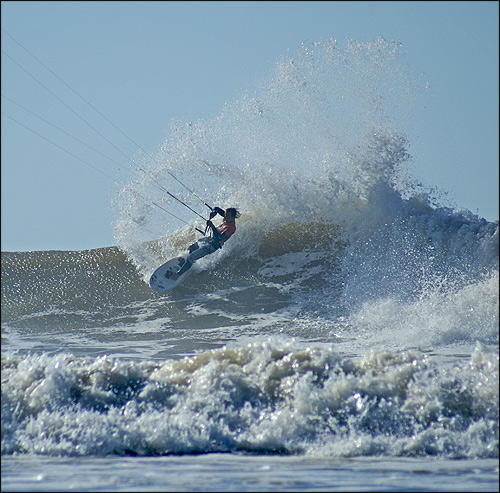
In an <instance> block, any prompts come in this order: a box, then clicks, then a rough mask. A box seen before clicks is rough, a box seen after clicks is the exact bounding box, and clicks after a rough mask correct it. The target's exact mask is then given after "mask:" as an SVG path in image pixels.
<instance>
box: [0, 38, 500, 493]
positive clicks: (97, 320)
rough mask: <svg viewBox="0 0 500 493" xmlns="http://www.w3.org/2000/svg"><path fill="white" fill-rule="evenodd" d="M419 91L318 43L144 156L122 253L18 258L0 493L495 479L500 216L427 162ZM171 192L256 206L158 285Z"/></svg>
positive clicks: (351, 486)
mask: <svg viewBox="0 0 500 493" xmlns="http://www.w3.org/2000/svg"><path fill="white" fill-rule="evenodd" d="M420 85H421V81H420V80H419V79H418V77H417V78H416V77H414V76H413V75H412V74H411V71H410V70H409V69H408V67H406V66H405V65H404V56H403V54H402V48H401V46H400V45H399V44H395V43H389V42H387V41H385V40H383V39H378V40H375V41H373V42H371V43H364V44H363V43H356V42H353V41H350V42H347V43H346V44H345V46H339V45H338V44H337V43H335V42H334V41H324V42H320V43H313V44H308V45H304V46H303V47H302V49H301V50H300V52H299V53H298V54H297V55H296V56H294V57H293V58H290V59H283V60H281V61H279V62H278V63H277V66H276V71H275V73H274V74H272V76H270V77H269V79H268V80H265V81H262V83H261V87H260V88H259V89H258V91H257V92H256V94H255V95H254V96H249V95H244V96H243V97H242V98H241V99H239V100H237V101H234V102H228V103H227V104H226V106H225V107H224V108H223V109H222V110H221V114H220V115H219V116H218V117H217V118H215V119H213V120H211V121H206V122H205V121H199V122H196V123H183V122H180V123H175V124H173V125H172V128H171V133H170V135H169V136H168V138H167V139H166V141H165V143H164V144H163V145H162V147H161V149H160V150H159V152H158V153H157V155H156V156H154V159H151V158H150V157H148V156H143V155H138V156H136V157H135V158H134V159H135V160H136V162H137V163H138V169H137V171H136V174H135V176H134V178H133V179H132V180H130V181H129V182H128V183H126V184H124V186H123V187H122V188H120V189H119V190H117V194H116V197H115V199H114V200H113V204H112V207H113V208H114V210H115V217H116V219H115V222H114V224H113V227H114V228H115V233H116V242H117V246H110V247H106V248H100V249H95V250H86V251H74V252H73V251H35V252H2V286H1V289H2V401H1V406H2V428H1V429H2V434H1V444H2V490H3V491H26V490H31V491H67V490H87V491H155V490H156V491H160V490H162V491H278V490H279V491H325V490H328V491H349V490H351V491H390V490H392V491H497V490H498V470H499V469H498V458H499V421H498V417H499V414H498V409H499V405H498V404H499V401H498V389H499V351H498V344H499V337H498V335H499V330H498V329H499V305H498V294H499V293H498V285H499V282H498V281H499V278H498V247H499V244H498V236H499V233H498V221H496V222H488V221H486V220H485V219H483V218H480V217H478V216H477V215H474V214H473V213H471V212H470V211H464V210H455V209H454V208H451V207H449V206H445V205H443V204H442V203H441V202H440V198H439V196H436V194H433V193H431V191H429V190H426V188H425V186H424V185H422V184H420V183H419V181H418V177H414V176H413V175H412V169H411V166H412V159H413V158H412V157H411V156H410V154H409V151H408V148H409V137H408V136H407V135H405V133H404V132H405V131H406V129H407V128H409V127H408V121H410V120H411V118H412V115H413V111H414V108H415V106H416V107H418V101H419V97H420V92H421V88H420ZM174 177H175V179H174ZM165 189H167V190H169V191H171V192H172V193H174V194H175V195H176V196H178V197H180V198H181V199H182V200H183V201H185V202H186V203H187V204H189V205H190V207H192V208H194V209H195V210H197V211H198V212H199V213H200V214H202V215H206V214H207V212H208V209H206V207H205V206H204V205H203V202H204V201H208V203H210V204H212V205H219V206H221V207H228V206H236V207H238V208H239V209H240V210H241V212H242V216H241V218H240V219H239V220H238V223H237V224H238V229H237V232H236V234H235V235H234V236H233V237H232V238H231V240H230V241H229V242H228V243H227V244H226V245H225V246H224V248H223V249H222V250H220V251H218V252H216V253H215V254H213V255H211V256H209V257H206V258H204V259H202V260H200V261H199V262H198V263H197V264H195V265H194V267H193V272H192V274H191V275H190V276H189V277H187V278H186V280H185V281H184V282H183V283H182V284H181V285H180V286H178V287H177V288H176V289H175V290H173V291H171V292H170V293H167V294H165V295H160V294H157V293H154V292H152V291H151V289H150V288H149V287H148V284H147V280H148V279H149V276H150V275H151V274H152V272H153V271H154V270H155V268H156V267H158V266H159V265H160V264H161V263H163V262H165V261H166V260H167V259H169V258H171V257H173V256H175V255H177V254H178V253H179V252H181V251H183V250H185V249H186V248H187V246H188V245H189V244H190V242H191V241H192V240H194V239H196V238H197V237H198V236H199V235H198V233H197V232H196V231H195V230H194V227H200V226H201V225H202V224H201V220H200V219H199V218H197V217H196V216H194V214H192V213H191V212H190V211H189V210H188V209H186V208H184V207H183V206H182V205H181V204H179V203H178V202H177V203H176V201H175V200H173V199H172V198H171V197H170V196H168V195H167V194H166V193H165ZM188 189H189V190H188ZM192 192H194V193H192ZM195 194H196V195H195ZM170 213H173V214H174V215H175V216H176V217H174V216H172V215H171V214H170Z"/></svg>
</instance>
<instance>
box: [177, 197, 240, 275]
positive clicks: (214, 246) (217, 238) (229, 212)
mask: <svg viewBox="0 0 500 493" xmlns="http://www.w3.org/2000/svg"><path fill="white" fill-rule="evenodd" d="M217 214H219V215H220V216H222V217H223V218H224V220H223V221H222V224H221V225H220V226H218V227H215V226H214V224H213V223H212V219H213V218H214V217H215V216H216V215H217ZM238 217H240V213H239V212H238V210H236V209H235V208H234V207H229V208H228V209H226V210H225V211H224V210H222V209H221V208H220V207H214V209H213V210H212V212H211V213H210V219H209V220H208V221H207V227H209V228H210V230H211V235H210V236H204V237H203V238H200V239H199V240H198V241H196V242H195V243H193V244H192V245H190V246H189V255H188V256H187V258H186V260H185V262H184V263H183V264H182V267H181V268H180V270H179V271H178V272H174V273H172V274H167V275H168V277H169V278H170V279H172V280H173V281H175V280H177V279H178V278H179V276H182V274H184V273H185V272H186V271H187V270H188V269H189V268H190V267H191V266H192V265H193V264H194V263H195V262H196V261H197V260H199V259H200V258H202V257H205V256H206V255H210V254H211V253H214V252H216V251H217V250H218V249H219V248H222V245H223V244H224V243H225V242H226V241H227V240H229V238H231V236H232V235H233V234H234V232H235V231H236V219H237V218H238Z"/></svg>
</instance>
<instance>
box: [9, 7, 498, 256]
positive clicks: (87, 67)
mask: <svg viewBox="0 0 500 493" xmlns="http://www.w3.org/2000/svg"><path fill="white" fill-rule="evenodd" d="M1 23H2V38H1V39H2V43H1V46H2V64H1V71H2V84H1V85H2V96H3V97H2V112H5V113H6V114H7V115H9V116H10V117H12V118H15V119H16V120H17V121H18V122H20V123H23V124H24V125H27V126H28V127H30V128H31V129H33V130H35V131H37V132H39V133H40V134H43V135H44V136H46V137H47V138H49V139H50V140H52V141H53V142H54V143H56V144H57V145H59V146H61V147H63V148H64V149H66V150H68V151H70V152H73V153H74V154H75V155H77V156H78V157H80V158H81V159H84V160H86V161H87V162H89V163H91V164H92V165H93V166H95V167H97V168H100V169H101V170H103V171H107V164H106V162H105V161H104V160H103V159H100V158H99V156H97V157H96V154H95V153H92V152H91V151H88V150H86V149H85V148H84V147H82V146H81V145H79V144H77V143H75V141H73V140H71V139H70V138H69V137H67V136H65V135H64V134H62V133H61V132H59V131H57V130H55V129H53V128H52V127H50V126H49V125H48V124H46V123H44V122H42V121H41V120H39V119H37V118H36V117H34V116H33V115H32V114H30V113H28V112H26V111H25V110H23V109H22V108H20V107H19V106H17V105H16V104H14V103H13V102H12V101H15V102H16V103H18V104H21V105H23V106H24V107H25V108H27V109H29V110H30V111H31V112H34V113H36V114H37V115H39V116H42V117H43V118H45V119H46V120H48V121H50V122H51V123H53V124H55V125H57V126H59V127H60V128H62V129H64V130H65V131H66V132H68V133H70V134H71V135H73V136H75V137H77V138H79V139H80V140H82V141H84V142H86V143H87V144H89V145H92V146H93V147H96V148H98V149H100V150H101V152H103V153H105V154H106V155H112V156H113V158H114V159H116V160H118V161H123V160H124V157H123V154H119V153H118V152H117V151H116V150H115V149H113V148H111V147H110V145H109V144H107V143H106V142H105V141H103V143H98V142H97V141H98V140H99V139H98V138H97V136H96V134H95V132H94V131H93V130H91V129H90V128H89V127H88V126H87V125H86V124H85V123H83V122H82V121H81V120H80V119H79V118H78V117H77V116H76V115H75V114H74V113H72V112H71V111H70V110H69V109H68V108H67V107H65V106H64V105H63V104H61V103H60V102H59V101H58V100H57V99H56V98H55V97H54V96H53V95H51V94H50V93H49V92H48V91H47V90H45V89H44V88H43V87H42V86H41V85H39V84H38V83H37V82H36V81H35V80H34V79H33V78H32V77H31V75H32V76H34V77H36V78H37V79H38V80H39V81H40V82H42V84H44V85H45V86H46V87H47V88H48V89H49V90H50V91H51V92H53V93H54V94H55V95H56V96H57V97H59V98H61V99H62V100H63V101H65V102H66V103H67V104H68V105H69V106H70V107H71V108H72V109H74V110H75V111H76V112H77V113H79V114H80V116H83V117H84V118H85V119H87V120H88V121H89V122H90V123H91V124H92V125H95V126H96V128H98V129H99V130H100V131H102V133H103V135H104V136H106V137H107V138H109V139H110V140H113V142H114V143H116V142H118V144H115V145H117V146H118V147H119V149H120V151H121V152H122V153H124V154H125V155H126V156H130V157H132V156H133V155H134V154H135V153H136V151H137V148H136V147H135V146H134V145H133V144H132V143H131V142H130V141H128V140H127V139H125V138H124V137H123V136H122V135H121V134H118V133H117V132H116V131H114V130H113V128H112V127H110V126H109V125H103V120H102V119H100V118H99V117H98V116H97V115H96V113H95V112H93V111H91V110H90V109H89V108H88V106H86V105H85V104H84V103H83V102H82V101H81V100H80V99H79V98H78V97H77V96H76V95H75V94H74V93H73V92H72V91H71V90H69V89H68V88H67V87H66V86H65V85H63V84H62V83H61V82H60V81H59V80H58V79H56V78H55V77H54V76H53V75H52V74H51V73H50V72H48V71H47V70H45V69H44V68H43V67H42V66H41V65H40V64H39V63H38V62H37V61H36V60H35V59H34V58H32V57H31V56H30V55H29V54H27V53H26V51H25V50H24V49H23V48H21V47H20V46H19V45H18V44H17V43H16V41H17V42H18V43H20V44H21V45H22V46H23V47H24V48H26V49H27V50H29V51H30V52H31V53H32V54H34V55H35V56H36V57H37V58H38V59H39V60H41V61H42V62H43V63H44V64H45V65H46V66H47V67H49V68H50V69H51V70H52V71H53V72H54V73H55V74H57V75H58V76H59V77H60V78H61V79H63V80H64V81H65V82H66V83H67V84H68V85H69V86H70V87H71V88H72V89H73V90H75V91H77V92H78V93H79V94H80V95H82V96H83V97H84V98H85V99H86V100H87V101H89V102H91V103H92V105H93V106H94V107H95V108H97V109H98V110H99V111H100V112H101V113H103V114H104V115H106V116H107V118H109V119H110V120H111V121H112V122H113V123H114V124H115V125H117V126H118V127H119V128H120V129H121V130H123V131H124V132H125V133H126V134H127V135H128V136H130V137H131V138H132V139H133V140H134V141H135V142H137V143H139V144H140V145H141V147H142V148H143V149H145V150H146V151H148V152H149V153H151V154H155V153H156V151H157V150H158V148H159V147H160V146H161V144H162V143H163V142H164V140H165V138H166V136H167V135H168V129H169V125H170V123H171V122H172V121H173V120H181V121H196V120H199V119H203V120H205V119H212V118H215V117H217V116H218V115H219V114H220V112H221V110H222V107H223V105H224V103H226V102H229V101H233V100H235V99H237V98H238V97H240V96H242V95H243V94H244V93H245V92H248V93H251V92H252V90H253V89H255V88H256V87H257V85H258V83H259V81H260V80H261V79H263V78H265V77H268V76H270V74H271V73H272V71H273V68H274V66H275V64H276V62H277V61H278V60H279V59H280V58H281V57H283V56H287V55H295V54H296V53H297V51H298V49H299V47H300V45H301V43H302V42H314V41H319V40H321V39H329V38H336V39H337V40H338V41H339V42H341V41H345V39H346V38H352V39H356V40H358V41H361V42H368V41H371V40H373V39H375V38H376V37H378V36H382V37H384V38H386V39H388V40H395V41H400V42H401V43H403V46H404V47H405V49H406V51H407V55H406V57H405V62H406V64H407V65H409V66H410V67H411V68H412V70H413V71H414V72H415V73H421V74H423V76H424V78H425V79H426V80H427V81H428V83H429V85H430V97H429V98H428V101H427V103H426V107H425V110H424V111H423V112H422V115H423V117H422V118H423V120H422V122H419V124H418V125H417V128H418V135H412V136H409V137H410V143H411V147H410V153H411V154H412V156H413V161H414V166H415V169H416V171H417V172H418V177H419V178H420V179H421V180H422V181H423V182H424V183H425V184H427V185H429V186H435V187H437V188H439V189H444V190H446V191H447V192H448V193H449V200H450V201H451V203H452V204H454V205H456V207H457V208H464V209H468V210H470V211H472V212H473V213H475V214H479V215H480V216H482V217H484V218H486V219H487V220H490V221H493V220H496V219H498V200H499V199H498V180H499V177H498V170H499V154H498V134H499V125H498V107H499V100H498V97H499V86H498V80H499V77H498V76H499V73H498V62H499V53H498V45H499V39H498V32H499V4H498V2H496V1H494V2H493V1H492V2H481V1H474V2H309V1H307V2H300V1H299V2H156V1H155V2H144V1H141V2H122V1H118V2H99V1H92V2H80V1H78V2H64V1H63V2H59V1H57V2H55V1H54V2H41V1H36V2H35V1H33V2H21V1H2V2H1ZM11 36H12V37H13V38H14V39H15V41H14V40H13V39H12V38H11ZM13 60H14V61H13ZM15 62H17V63H18V64H20V65H22V66H23V67H24V69H25V70H27V71H28V72H29V74H31V75H28V74H27V73H26V72H25V71H23V70H22V69H21V68H19V66H18V65H16V63H15ZM4 96H5V97H4ZM7 98H9V99H7ZM104 123H105V122H104ZM1 137H2V140H1V158H2V161H1V178H2V181H1V187H2V196H1V219H2V222H1V230H2V235H1V249H2V251H17V250H49V249H56V250H83V249H87V248H97V247H102V246H111V245H114V244H115V241H114V238H113V229H112V214H111V206H110V201H111V200H112V198H113V196H114V193H115V189H116V186H115V184H114V183H113V182H112V181H111V180H109V179H107V178H106V177H104V176H103V175H102V174H100V173H99V172H97V171H96V170H94V169H92V168H90V167H89V166H87V165H85V164H83V163H82V162H81V161H78V160H77V159H76V158H74V157H72V156H70V155H68V154H67V153H66V152H64V151H63V150H61V149H60V148H58V147H56V146H54V145H53V144H50V143H48V142H46V141H45V140H43V139H42V138H40V137H39V136H37V135H35V134H33V133H31V132H30V131H28V130H27V129H26V128H24V127H22V126H21V125H19V124H18V123H16V122H14V121H12V120H11V119H9V118H8V117H6V116H5V115H3V114H2V134H1ZM100 140H101V141H102V139H100Z"/></svg>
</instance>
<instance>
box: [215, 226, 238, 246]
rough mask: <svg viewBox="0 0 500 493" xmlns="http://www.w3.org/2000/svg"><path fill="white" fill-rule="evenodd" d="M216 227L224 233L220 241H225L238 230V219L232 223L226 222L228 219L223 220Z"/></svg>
mask: <svg viewBox="0 0 500 493" xmlns="http://www.w3.org/2000/svg"><path fill="white" fill-rule="evenodd" d="M215 229H216V230H217V232H218V233H219V234H220V235H222V237H221V238H220V239H219V241H220V242H221V243H225V242H226V241H227V240H229V238H231V236H232V235H233V233H234V232H235V231H236V221H233V222H232V223H226V221H223V222H222V224H221V225H220V226H219V227H217V228H215Z"/></svg>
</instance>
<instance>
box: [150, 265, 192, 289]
mask: <svg viewBox="0 0 500 493" xmlns="http://www.w3.org/2000/svg"><path fill="white" fill-rule="evenodd" d="M185 261H186V257H175V258H173V259H172V260H169V261H168V262H165V263H164V264H163V265H160V267H158V269H156V270H155V271H154V272H153V275H152V276H151V279H150V280H149V285H150V286H151V289H153V290H154V291H156V292H158V293H167V292H168V291H170V290H171V289H174V288H175V287H176V286H178V285H179V284H180V283H181V282H182V281H184V279H186V277H187V276H188V275H189V273H190V272H191V269H188V270H187V271H186V272H184V274H182V275H181V276H179V277H178V278H177V279H175V280H174V279H171V278H170V277H169V275H170V274H173V273H174V272H178V271H179V269H180V268H181V266H182V265H183V264H184V262H185Z"/></svg>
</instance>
